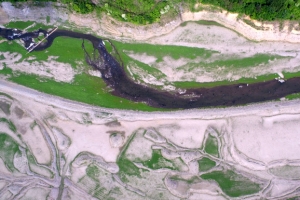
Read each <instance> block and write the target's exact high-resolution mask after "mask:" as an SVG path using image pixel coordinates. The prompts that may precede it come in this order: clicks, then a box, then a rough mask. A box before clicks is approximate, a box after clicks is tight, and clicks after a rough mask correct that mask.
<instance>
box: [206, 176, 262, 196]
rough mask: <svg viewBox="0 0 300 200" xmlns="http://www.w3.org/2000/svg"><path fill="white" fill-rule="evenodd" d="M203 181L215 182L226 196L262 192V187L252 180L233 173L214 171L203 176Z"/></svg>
mask: <svg viewBox="0 0 300 200" xmlns="http://www.w3.org/2000/svg"><path fill="white" fill-rule="evenodd" d="M201 178H203V179H207V180H208V179H211V180H215V181H216V182H217V183H218V184H219V186H220V188H221V189H222V190H223V192H224V193H225V194H227V195H228V196H230V197H240V196H244V195H250V194H255V193H257V192H259V191H260V186H259V184H257V183H254V182H252V181H251V180H250V179H248V178H246V177H244V176H242V175H240V174H237V173H235V172H233V171H230V170H228V171H226V172H222V171H214V172H211V173H208V174H203V175H202V176H201Z"/></svg>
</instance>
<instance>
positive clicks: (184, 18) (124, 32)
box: [0, 2, 300, 43]
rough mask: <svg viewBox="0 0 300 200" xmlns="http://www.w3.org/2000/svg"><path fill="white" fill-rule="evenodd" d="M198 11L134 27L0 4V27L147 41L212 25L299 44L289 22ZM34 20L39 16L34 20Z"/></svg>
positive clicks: (299, 35)
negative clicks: (64, 29)
mask: <svg viewBox="0 0 300 200" xmlns="http://www.w3.org/2000/svg"><path fill="white" fill-rule="evenodd" d="M197 8H198V9H199V8H201V9H202V11H199V12H190V11H182V12H181V13H180V14H179V15H178V16H177V17H175V18H172V19H167V20H164V23H162V22H161V23H154V24H150V25H144V26H141V25H135V24H132V23H127V22H120V21H117V20H115V19H113V18H111V17H110V16H108V15H105V14H102V16H101V17H100V16H99V15H98V14H96V13H92V14H87V15H81V14H77V13H72V12H70V11H69V10H68V9H67V8H66V7H65V6H64V5H63V4H54V3H53V4H52V3H49V4H48V5H47V6H45V7H36V6H30V7H29V6H27V4H23V6H21V7H18V8H16V7H13V6H12V5H11V3H5V2H4V3H1V7H0V16H1V21H0V25H1V24H4V23H7V22H9V21H18V20H21V21H37V22H40V23H47V24H53V25H56V26H57V25H59V24H60V25H63V26H70V25H72V24H73V25H76V26H79V27H82V28H88V29H90V30H92V31H93V32H94V33H96V34H97V35H101V36H104V37H109V38H112V39H119V40H120V39H121V40H132V41H139V42H142V41H147V40H149V39H150V38H154V37H159V36H163V35H165V34H168V33H170V32H172V31H173V30H174V29H176V28H177V27H179V26H180V25H181V24H182V23H184V22H188V21H200V20H205V21H215V22H218V23H220V24H221V25H222V26H225V27H226V28H229V29H231V30H234V31H236V32H238V33H239V34H241V35H243V36H244V37H246V38H248V39H250V40H255V41H277V42H279V41H281V42H291V43H300V24H299V22H292V21H276V22H260V21H256V20H252V19H250V18H249V17H248V16H242V15H238V14H236V13H230V12H228V11H225V10H223V9H221V8H218V9H216V8H215V7H214V8H213V7H211V6H208V5H202V4H199V5H197ZM36 16H39V17H38V18H37V17H36Z"/></svg>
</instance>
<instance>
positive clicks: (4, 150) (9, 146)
mask: <svg viewBox="0 0 300 200" xmlns="http://www.w3.org/2000/svg"><path fill="white" fill-rule="evenodd" d="M17 152H18V153H21V152H20V150H19V145H18V143H17V142H16V141H15V140H14V139H13V138H12V137H11V136H9V135H7V134H6V133H0V157H1V159H2V160H3V162H4V163H5V165H6V167H7V168H8V169H9V170H10V171H12V172H14V171H15V170H16V169H15V167H14V155H15V154H16V153H17Z"/></svg>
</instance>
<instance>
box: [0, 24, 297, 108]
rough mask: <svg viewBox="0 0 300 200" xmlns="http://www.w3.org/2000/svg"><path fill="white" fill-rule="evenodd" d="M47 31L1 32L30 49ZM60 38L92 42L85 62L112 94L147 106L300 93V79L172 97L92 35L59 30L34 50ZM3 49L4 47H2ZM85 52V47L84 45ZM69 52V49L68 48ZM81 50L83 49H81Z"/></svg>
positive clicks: (257, 99) (209, 103)
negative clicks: (135, 76) (129, 70)
mask: <svg viewBox="0 0 300 200" xmlns="http://www.w3.org/2000/svg"><path fill="white" fill-rule="evenodd" d="M39 33H43V34H46V31H45V30H39V31H36V32H31V33H26V34H20V35H17V36H13V37H12V35H13V31H12V30H11V29H0V36H2V37H5V38H7V39H10V40H12V39H22V40H23V41H24V42H25V45H27V46H28V45H29V44H30V42H31V41H32V40H31V39H32V38H33V37H36V35H38V34H39ZM57 37H72V38H78V39H83V40H89V41H90V42H92V44H93V46H94V49H95V51H96V52H98V53H97V54H96V56H95V54H94V55H93V56H91V55H89V54H88V53H86V61H87V62H88V64H90V65H91V66H92V67H93V68H95V69H97V70H99V71H100V72H101V74H102V78H103V80H104V81H105V83H106V84H107V85H108V86H109V87H111V88H113V89H114V90H113V91H112V94H114V95H116V96H120V97H123V98H126V99H129V100H132V101H136V102H146V103H147V104H148V105H150V106H153V107H160V108H172V109H176V108H179V109H188V108H200V107H210V106H233V105H243V104H248V103H253V102H262V101H268V100H274V99H278V98H281V97H284V96H286V95H288V94H293V93H298V92H300V87H299V86H300V78H299V77H297V78H291V79H288V80H286V82H284V83H280V82H278V81H277V80H271V81H266V82H261V83H254V84H249V85H247V84H234V85H226V86H218V87H213V88H197V89H188V90H186V92H185V93H184V94H179V93H169V92H166V91H160V90H156V89H153V88H150V87H147V86H143V85H139V84H137V83H135V82H134V81H133V80H132V79H131V78H130V77H128V76H127V74H126V73H125V71H124V68H123V66H122V65H121V64H120V63H119V62H118V61H117V60H116V59H115V58H114V57H113V56H112V55H111V54H109V53H108V52H107V50H106V48H105V46H104V44H103V43H102V40H101V39H100V38H98V37H95V36H93V35H90V34H83V33H78V32H73V31H68V30H56V31H55V32H54V33H53V34H52V35H50V36H49V37H48V38H47V41H46V42H45V43H44V44H43V45H40V46H38V47H37V48H35V49H34V51H42V50H44V49H46V48H48V47H50V46H51V45H52V42H53V40H54V39H55V38H57ZM0 47H1V46H0ZM82 47H83V49H84V43H83V45H82ZM65 48H66V50H67V49H68V47H67V46H66V47H65ZM78 48H80V47H78Z"/></svg>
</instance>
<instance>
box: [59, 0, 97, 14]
mask: <svg viewBox="0 0 300 200" xmlns="http://www.w3.org/2000/svg"><path fill="white" fill-rule="evenodd" d="M61 2H62V3H65V4H68V5H69V6H70V8H71V9H72V10H74V11H75V12H78V13H81V14H87V13H90V12H92V11H93V10H94V9H95V8H96V5H95V4H93V3H92V1H91V0H61Z"/></svg>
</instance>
